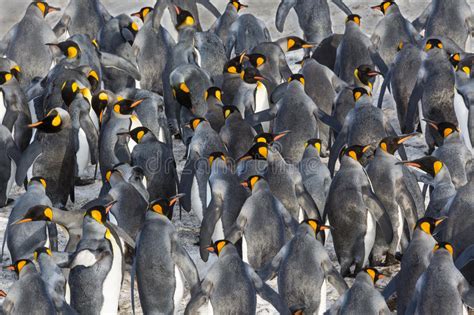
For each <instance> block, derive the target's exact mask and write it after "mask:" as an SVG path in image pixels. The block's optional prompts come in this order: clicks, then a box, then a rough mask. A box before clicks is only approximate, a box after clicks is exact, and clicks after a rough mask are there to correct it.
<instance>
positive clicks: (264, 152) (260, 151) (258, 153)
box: [238, 142, 268, 161]
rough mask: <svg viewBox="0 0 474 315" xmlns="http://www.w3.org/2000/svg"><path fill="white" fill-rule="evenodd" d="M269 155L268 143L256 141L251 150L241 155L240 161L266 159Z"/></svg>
mask: <svg viewBox="0 0 474 315" xmlns="http://www.w3.org/2000/svg"><path fill="white" fill-rule="evenodd" d="M267 157H268V144H267V143H264V142H257V143H255V144H254V145H253V146H252V147H251V148H250V150H249V151H248V152H247V153H245V154H244V156H242V157H240V158H239V160H238V161H244V160H252V159H253V160H266V159H267Z"/></svg>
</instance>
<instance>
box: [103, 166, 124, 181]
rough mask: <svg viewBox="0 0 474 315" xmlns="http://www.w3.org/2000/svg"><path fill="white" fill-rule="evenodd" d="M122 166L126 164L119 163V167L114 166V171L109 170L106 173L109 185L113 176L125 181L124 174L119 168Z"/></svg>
mask: <svg viewBox="0 0 474 315" xmlns="http://www.w3.org/2000/svg"><path fill="white" fill-rule="evenodd" d="M122 164H124V163H119V164H117V165H114V167H112V169H110V170H107V171H106V172H105V180H106V181H107V182H108V183H110V181H111V178H112V176H115V177H116V178H122V179H123V174H122V172H121V171H120V170H119V169H118V167H119V166H120V165H122Z"/></svg>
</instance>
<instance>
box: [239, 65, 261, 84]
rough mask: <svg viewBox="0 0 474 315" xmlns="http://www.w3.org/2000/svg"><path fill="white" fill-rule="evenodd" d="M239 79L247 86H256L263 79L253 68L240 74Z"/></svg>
mask: <svg viewBox="0 0 474 315" xmlns="http://www.w3.org/2000/svg"><path fill="white" fill-rule="evenodd" d="M240 78H241V79H242V80H244V81H245V82H246V83H249V84H256V83H257V82H260V81H262V80H263V79H264V77H263V76H262V75H261V74H260V72H259V71H258V70H257V69H256V68H254V67H248V68H246V69H243V70H242V72H240Z"/></svg>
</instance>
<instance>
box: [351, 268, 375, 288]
mask: <svg viewBox="0 0 474 315" xmlns="http://www.w3.org/2000/svg"><path fill="white" fill-rule="evenodd" d="M355 281H356V282H360V283H361V284H367V285H370V286H371V287H374V280H372V277H371V276H369V274H368V273H367V272H365V271H361V272H359V273H358V274H357V276H356V280H355Z"/></svg>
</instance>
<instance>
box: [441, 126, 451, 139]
mask: <svg viewBox="0 0 474 315" xmlns="http://www.w3.org/2000/svg"><path fill="white" fill-rule="evenodd" d="M453 131H454V130H453V129H451V128H446V129H444V131H443V136H444V137H445V138H446V137H447V136H449V135H450V134H452V133H453Z"/></svg>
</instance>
